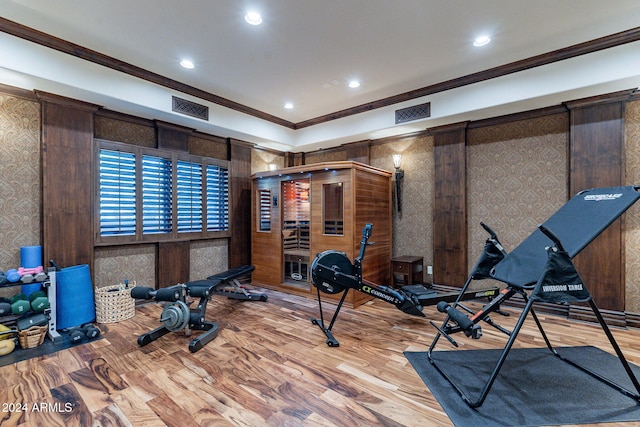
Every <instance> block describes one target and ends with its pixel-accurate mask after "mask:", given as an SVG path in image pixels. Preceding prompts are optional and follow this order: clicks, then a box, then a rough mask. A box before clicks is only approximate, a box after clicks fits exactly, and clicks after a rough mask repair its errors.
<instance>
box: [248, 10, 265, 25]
mask: <svg viewBox="0 0 640 427" xmlns="http://www.w3.org/2000/svg"><path fill="white" fill-rule="evenodd" d="M244 20H245V21H247V23H249V24H251V25H260V24H262V16H260V14H259V13H258V12H255V11H253V10H250V11H249V12H247V14H246V15H244Z"/></svg>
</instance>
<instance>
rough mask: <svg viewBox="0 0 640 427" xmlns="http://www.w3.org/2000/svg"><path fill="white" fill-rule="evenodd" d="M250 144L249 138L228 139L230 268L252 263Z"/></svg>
mask: <svg viewBox="0 0 640 427" xmlns="http://www.w3.org/2000/svg"><path fill="white" fill-rule="evenodd" d="M251 147H252V146H251V145H250V144H248V143H246V142H242V141H237V140H233V139H232V140H230V141H229V150H230V153H229V157H230V159H231V167H230V169H231V176H230V183H229V184H230V187H231V188H230V192H231V194H230V200H229V203H230V212H229V224H230V226H231V239H230V240H229V268H235V267H239V266H241V265H245V264H251Z"/></svg>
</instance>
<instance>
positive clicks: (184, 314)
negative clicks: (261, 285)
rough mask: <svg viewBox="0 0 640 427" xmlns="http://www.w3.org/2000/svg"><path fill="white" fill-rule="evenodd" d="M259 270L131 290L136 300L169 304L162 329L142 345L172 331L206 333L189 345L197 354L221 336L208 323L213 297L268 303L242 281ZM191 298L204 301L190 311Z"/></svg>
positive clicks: (240, 269)
mask: <svg viewBox="0 0 640 427" xmlns="http://www.w3.org/2000/svg"><path fill="white" fill-rule="evenodd" d="M253 270H255V267H254V266H253V265H244V266H242V267H237V268H233V269H231V270H227V271H225V272H223V273H218V274H214V275H213V276H209V277H208V278H207V279H205V280H196V281H193V282H188V283H181V284H177V285H174V286H170V287H167V288H162V289H158V290H154V289H153V288H145V287H135V288H133V289H132V290H131V297H132V298H139V299H155V300H156V301H163V302H165V303H166V304H165V306H164V309H163V310H162V314H161V316H160V322H162V326H160V327H158V328H156V329H154V330H152V331H150V332H147V333H146V334H142V335H140V336H139V337H138V345H140V346H145V345H147V344H149V343H150V342H152V341H155V340H157V339H158V338H160V337H162V336H164V335H166V334H168V333H169V332H178V331H181V330H184V331H185V336H190V335H191V330H199V331H205V332H204V333H202V334H201V335H200V336H198V337H197V338H194V339H192V340H191V342H190V343H189V351H191V352H192V353H195V352H196V351H198V350H200V349H201V348H202V347H204V346H205V345H206V344H207V343H209V342H210V341H212V340H213V339H214V338H215V337H216V336H218V324H217V323H216V322H212V321H207V320H205V316H206V311H207V303H208V302H209V300H210V299H211V297H212V296H213V295H223V296H226V297H227V298H229V299H236V300H242V301H266V300H267V295H265V294H262V293H258V292H250V291H248V290H246V289H245V288H244V286H242V285H241V284H240V282H239V281H238V279H239V278H240V277H242V276H245V275H247V274H250V273H251V272H252V271H253ZM191 298H200V301H199V302H198V306H197V307H196V308H195V309H193V308H190V304H191V303H192V302H193V301H190V299H191Z"/></svg>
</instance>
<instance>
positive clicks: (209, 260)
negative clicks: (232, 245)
mask: <svg viewBox="0 0 640 427" xmlns="http://www.w3.org/2000/svg"><path fill="white" fill-rule="evenodd" d="M227 246H228V245H227V240H226V239H218V240H204V241H195V242H191V267H190V271H189V280H201V279H206V278H207V277H209V276H211V275H213V274H217V273H221V272H223V271H226V270H227V268H228V265H229V254H228V247H227Z"/></svg>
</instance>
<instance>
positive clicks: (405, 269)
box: [391, 255, 423, 288]
mask: <svg viewBox="0 0 640 427" xmlns="http://www.w3.org/2000/svg"><path fill="white" fill-rule="evenodd" d="M422 264H423V257H421V256H420V257H419V256H409V255H403V256H400V257H397V258H392V259H391V286H392V287H394V288H395V287H396V274H399V275H402V281H403V285H415V284H421V283H422V278H423V277H422Z"/></svg>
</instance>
